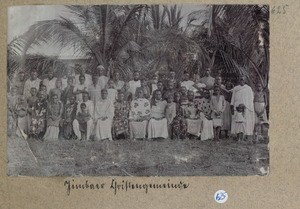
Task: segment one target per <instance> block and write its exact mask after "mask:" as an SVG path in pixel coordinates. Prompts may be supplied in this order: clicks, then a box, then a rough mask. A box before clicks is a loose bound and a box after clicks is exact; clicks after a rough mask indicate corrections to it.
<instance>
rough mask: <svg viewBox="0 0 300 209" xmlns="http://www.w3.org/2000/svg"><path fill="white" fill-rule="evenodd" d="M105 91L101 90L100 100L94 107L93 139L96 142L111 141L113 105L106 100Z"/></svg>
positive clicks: (106, 94)
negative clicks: (94, 125)
mask: <svg viewBox="0 0 300 209" xmlns="http://www.w3.org/2000/svg"><path fill="white" fill-rule="evenodd" d="M107 96H108V93H107V90H106V89H102V90H101V97H102V99H101V100H99V101H98V102H97V103H96V105H95V124H96V127H95V137H96V140H104V139H108V140H110V141H112V134H111V128H112V120H113V117H114V105H113V103H112V102H111V101H110V100H109V99H108V98H107Z"/></svg>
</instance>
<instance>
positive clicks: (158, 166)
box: [8, 138, 269, 176]
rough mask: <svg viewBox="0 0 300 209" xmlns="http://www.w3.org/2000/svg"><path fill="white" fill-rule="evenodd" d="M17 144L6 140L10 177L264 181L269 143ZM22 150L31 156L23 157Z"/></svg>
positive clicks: (105, 142) (109, 142)
mask: <svg viewBox="0 0 300 209" xmlns="http://www.w3.org/2000/svg"><path fill="white" fill-rule="evenodd" d="M20 140H23V139H20V138H15V139H8V174H9V175H13V176H16V175H25V176H211V175H217V176H220V175H222V176H235V175H236V176H246V175H267V173H268V167H269V151H268V144H267V143H259V144H247V143H241V142H236V141H234V140H233V139H223V140H221V141H220V142H216V141H200V140H189V139H186V140H170V139H166V140H159V141H149V140H144V141H130V140H118V141H75V140H70V141H69V140H59V141H56V142H46V141H37V140H34V139H28V140H27V142H28V143H24V142H25V141H23V142H22V143H20ZM19 144H21V145H22V146H20V145H19ZM26 144H27V145H26ZM26 146H28V147H27V148H28V149H29V147H30V149H31V151H32V154H31V153H30V152H29V151H26V152H25V151H24V150H26V149H27V148H26ZM14 153H19V154H20V153H21V154H22V155H25V157H22V156H19V157H18V154H14ZM21 161H22V163H20V162H21Z"/></svg>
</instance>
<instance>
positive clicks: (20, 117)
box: [15, 96, 28, 138]
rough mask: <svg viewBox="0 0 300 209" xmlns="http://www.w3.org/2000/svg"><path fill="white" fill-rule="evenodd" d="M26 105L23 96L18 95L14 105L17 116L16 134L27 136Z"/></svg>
mask: <svg viewBox="0 0 300 209" xmlns="http://www.w3.org/2000/svg"><path fill="white" fill-rule="evenodd" d="M27 110H28V105H27V102H26V98H25V96H20V97H19V98H18V102H17V104H16V107H15V112H16V116H17V132H16V134H17V136H18V137H24V138H27V133H28V132H27V128H28V124H27V123H28V118H27Z"/></svg>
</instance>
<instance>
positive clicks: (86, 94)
mask: <svg viewBox="0 0 300 209" xmlns="http://www.w3.org/2000/svg"><path fill="white" fill-rule="evenodd" d="M97 71H98V72H99V74H100V75H92V76H91V75H89V74H87V73H86V72H85V69H84V68H81V70H80V74H78V75H75V74H74V73H72V72H71V71H69V72H67V73H66V75H64V76H63V77H61V78H55V77H54V76H53V75H54V73H53V71H50V72H49V73H48V77H47V78H45V79H43V80H40V79H39V78H38V77H37V72H35V71H32V72H31V75H30V78H29V79H28V80H26V81H25V79H24V73H23V72H20V73H19V76H18V79H17V80H16V81H15V82H14V85H13V86H12V88H11V91H10V94H9V96H8V102H9V120H10V123H9V124H11V125H12V126H15V128H16V129H17V134H18V135H22V136H27V135H30V136H31V137H35V138H41V139H44V140H57V139H58V138H59V137H62V138H65V139H73V138H74V139H75V138H76V139H82V140H85V139H90V138H92V137H94V138H95V139H98V140H102V139H109V140H112V139H121V138H132V139H143V138H172V139H176V138H178V139H179V138H180V139H185V138H187V137H189V138H201V140H207V139H212V138H215V139H219V138H220V133H221V131H222V130H224V132H225V135H226V136H228V133H231V134H237V135H238V137H239V138H240V139H242V138H244V135H249V136H250V135H253V132H254V126H255V124H256V128H255V133H256V132H258V131H257V130H259V127H260V124H262V123H267V118H266V111H265V107H266V99H265V97H264V93H263V91H262V88H261V86H260V87H259V86H258V91H257V93H256V94H255V97H254V95H253V92H252V89H251V87H249V86H248V85H246V84H245V78H244V77H241V79H240V84H239V85H237V86H236V87H234V88H233V86H231V85H230V84H229V83H227V85H224V84H223V83H222V79H221V77H217V78H213V77H211V75H210V73H211V71H210V69H207V70H206V75H205V76H204V77H203V78H200V77H199V76H198V75H196V76H195V79H193V80H191V79H190V75H189V73H188V72H185V73H184V79H183V80H182V81H180V82H179V81H177V80H176V79H175V72H174V71H170V75H169V76H168V78H167V79H165V80H160V79H159V77H158V75H156V74H155V75H153V78H152V79H149V80H146V79H144V78H141V77H140V72H138V71H136V72H134V76H133V80H131V81H129V82H124V81H122V80H121V79H120V74H119V73H118V72H116V73H114V75H113V78H112V79H110V78H109V77H107V76H106V72H105V69H104V67H103V66H98V67H97ZM22 81H23V82H22ZM12 130H13V129H12Z"/></svg>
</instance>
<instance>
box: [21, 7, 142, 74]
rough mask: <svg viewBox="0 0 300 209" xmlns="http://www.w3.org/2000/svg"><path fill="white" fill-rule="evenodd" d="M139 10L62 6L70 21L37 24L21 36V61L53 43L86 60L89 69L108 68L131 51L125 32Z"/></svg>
mask: <svg viewBox="0 0 300 209" xmlns="http://www.w3.org/2000/svg"><path fill="white" fill-rule="evenodd" d="M143 7H144V6H143V5H130V6H117V5H113V6H109V5H101V6H99V5H94V6H66V8H67V11H69V13H70V14H71V17H72V18H66V17H63V16H61V17H59V18H57V19H54V20H44V21H39V22H37V23H36V24H34V25H32V26H31V27H30V28H29V30H28V31H27V32H26V33H25V34H24V35H23V39H24V40H25V42H26V44H25V47H24V49H23V58H24V60H26V52H27V50H28V49H29V48H30V47H33V46H35V45H39V44H41V43H54V44H57V45H59V46H60V48H65V47H70V46H71V47H72V48H73V49H74V51H75V52H80V54H81V55H83V56H86V57H87V58H88V59H90V61H91V63H92V65H91V66H90V67H91V68H95V66H96V65H99V64H101V65H103V66H105V67H106V68H109V65H110V63H111V62H113V61H115V60H117V59H118V55H119V53H120V52H124V51H125V52H127V51H128V50H131V48H130V47H131V46H132V45H133V44H128V43H135V40H134V39H133V37H132V36H131V34H130V33H128V32H127V31H128V30H129V28H130V27H131V26H132V25H131V22H133V21H134V20H136V17H137V12H138V11H139V10H141V9H142V8H143ZM135 49H136V48H135ZM23 64H24V63H23Z"/></svg>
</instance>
